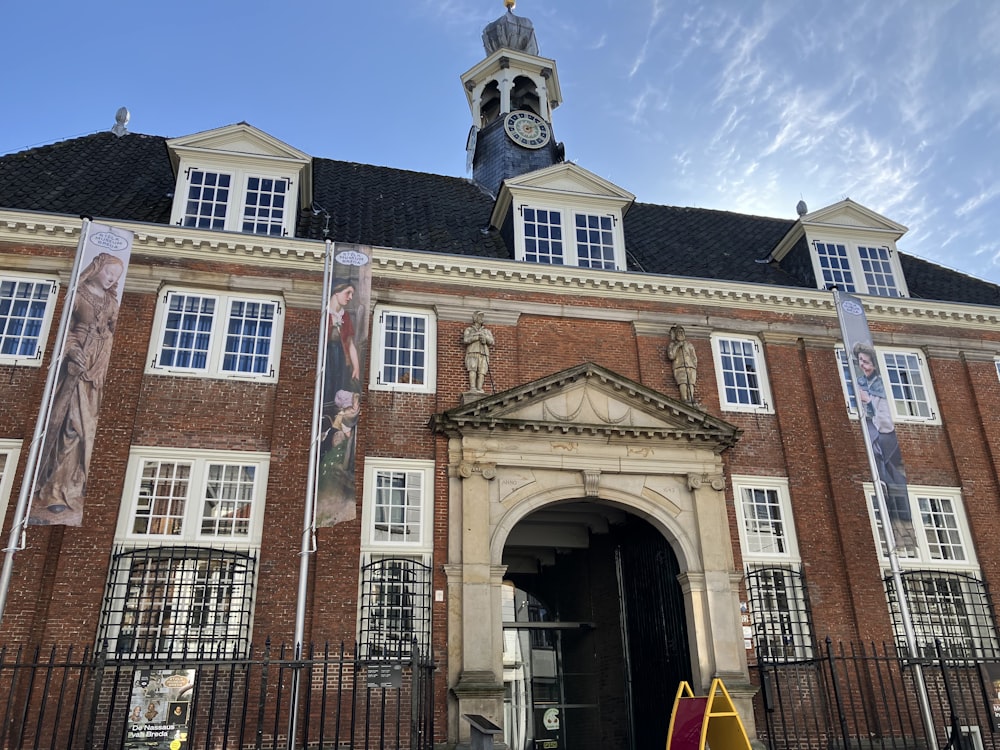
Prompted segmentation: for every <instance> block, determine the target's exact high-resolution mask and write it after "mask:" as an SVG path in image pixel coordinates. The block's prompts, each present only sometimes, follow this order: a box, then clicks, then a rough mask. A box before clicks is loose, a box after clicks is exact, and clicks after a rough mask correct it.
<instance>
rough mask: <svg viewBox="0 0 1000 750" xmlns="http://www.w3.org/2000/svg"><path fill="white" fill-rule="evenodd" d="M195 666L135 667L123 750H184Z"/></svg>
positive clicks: (187, 742) (187, 740)
mask: <svg viewBox="0 0 1000 750" xmlns="http://www.w3.org/2000/svg"><path fill="white" fill-rule="evenodd" d="M196 672H197V670H194V669H137V670H136V671H135V674H134V675H133V677H132V697H131V700H130V701H129V714H128V724H127V726H126V730H125V750H187V748H188V746H189V739H188V737H189V733H190V726H191V700H192V698H193V697H194V679H195V675H196Z"/></svg>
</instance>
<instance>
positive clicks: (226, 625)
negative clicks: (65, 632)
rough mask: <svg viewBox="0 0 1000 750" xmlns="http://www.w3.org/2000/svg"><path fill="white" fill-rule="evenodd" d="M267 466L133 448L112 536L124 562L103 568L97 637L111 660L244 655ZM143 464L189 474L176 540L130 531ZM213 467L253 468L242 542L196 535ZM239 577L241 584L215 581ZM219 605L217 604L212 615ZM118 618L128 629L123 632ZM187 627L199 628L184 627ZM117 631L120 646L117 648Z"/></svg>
mask: <svg viewBox="0 0 1000 750" xmlns="http://www.w3.org/2000/svg"><path fill="white" fill-rule="evenodd" d="M269 461H270V457H269V454H267V453H261V452H252V451H213V450H192V449H180V448H156V447H133V448H132V451H131V454H130V456H129V463H128V468H127V469H126V473H125V486H124V490H123V495H122V502H121V504H120V509H119V514H118V526H117V529H116V535H115V536H116V539H115V541H116V550H117V551H116V556H115V560H119V558H120V559H121V560H122V561H124V562H123V563H122V566H121V567H118V565H117V563H116V565H115V566H113V568H112V571H111V576H112V577H113V578H112V580H109V581H108V588H107V592H106V598H105V601H106V602H107V604H106V608H105V609H104V610H103V611H102V613H101V634H102V637H103V638H106V639H107V640H108V642H109V643H110V644H112V648H113V649H114V650H116V651H119V652H121V653H123V654H131V653H136V654H139V655H144V656H154V657H157V656H159V657H171V656H175V657H188V658H204V657H209V658H210V657H213V656H216V655H218V654H221V655H236V656H239V655H244V653H245V648H247V647H249V644H250V640H249V635H250V633H251V632H252V624H253V623H252V620H253V608H254V602H255V600H256V589H257V580H256V575H255V573H256V570H257V569H258V564H259V552H260V542H261V533H262V527H263V518H264V496H265V492H266V488H267V476H268V466H269ZM147 462H171V463H175V464H187V465H189V466H190V474H189V476H188V479H187V494H186V496H185V498H184V506H185V507H184V512H183V514H182V515H180V519H181V527H180V532H179V533H177V534H167V533H136V531H135V518H136V514H137V510H138V508H139V507H140V505H141V504H143V502H144V501H143V497H144V492H143V484H144V478H143V473H144V468H145V466H146V464H147ZM220 464H221V465H228V466H253V467H254V480H253V491H252V493H251V498H252V499H251V506H250V512H249V514H248V516H247V521H248V525H247V529H246V533H245V534H244V533H230V534H225V533H220V534H213V533H203V532H202V521H203V514H204V509H205V500H206V499H207V495H208V491H207V490H208V484H209V467H210V466H212V465H220ZM145 496H147V497H148V493H147V494H146V495H145ZM135 565H140V566H145V567H141V568H139V573H138V575H136V574H135V573H134V572H133V571H134V568H133V566H135ZM150 566H151V567H150ZM241 569H242V570H243V571H244V572H243V575H242V577H240V578H236V577H234V578H232V579H227V578H225V577H223V578H218V576H220V575H222V576H225V575H226V574H227V573H233V574H236V573H239V572H240V570H241ZM167 575H169V577H163V578H162V579H161V578H160V576H167ZM149 576H153V578H149ZM163 586H166V589H164V588H163ZM133 588H137V589H138V590H139V591H141V592H144V593H142V594H141V596H143V597H145V596H147V594H146V593H145V592H146V591H147V589H148V590H149V594H148V596H149V597H150V598H149V599H148V600H147V599H145V598H143V599H140V600H136V599H134V597H135V596H136V595H137V594H136V593H135V592H134V591H133ZM220 598H221V599H223V600H224V601H223V603H222V604H221V605H220V604H219V601H218V600H219V599H220ZM216 607H220V608H216ZM234 607H235V608H234ZM126 616H129V617H133V618H136V619H135V620H133V621H132V622H130V624H129V625H128V626H126V625H124V624H123V618H125V617H126ZM185 618H187V620H185ZM195 618H197V619H198V620H199V621H194V622H193V621H192V620H195ZM202 618H204V619H202ZM126 627H128V628H129V631H130V632H129V637H128V639H124V638H123V640H122V641H121V642H119V636H120V635H121V633H122V631H123V630H124V629H125V628H126ZM132 639H137V640H138V641H139V642H141V643H142V646H138V645H137V644H136V641H133V640H132ZM153 643H155V645H152V644H153Z"/></svg>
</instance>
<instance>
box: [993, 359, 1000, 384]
mask: <svg viewBox="0 0 1000 750" xmlns="http://www.w3.org/2000/svg"><path fill="white" fill-rule="evenodd" d="M993 366H994V367H996V370H997V380H1000V357H997V358H996V359H994V360H993Z"/></svg>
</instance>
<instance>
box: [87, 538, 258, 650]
mask: <svg viewBox="0 0 1000 750" xmlns="http://www.w3.org/2000/svg"><path fill="white" fill-rule="evenodd" d="M256 565H257V553H256V551H255V550H250V551H245V552H237V551H228V550H218V549H212V548H191V547H155V548H153V547H150V548H142V549H136V548H131V547H124V546H120V547H118V548H117V549H116V550H115V553H114V555H113V556H112V561H111V575H110V577H109V586H108V594H107V596H106V598H105V611H104V619H103V621H102V634H103V636H104V637H103V638H102V641H103V640H104V638H107V639H108V646H109V652H110V653H113V654H117V655H119V656H145V657H153V656H155V657H164V658H171V657H174V658H179V657H186V658H211V657H233V656H241V655H244V654H245V653H246V650H247V648H248V647H249V645H250V619H251V615H252V614H253V588H254V573H255V569H256Z"/></svg>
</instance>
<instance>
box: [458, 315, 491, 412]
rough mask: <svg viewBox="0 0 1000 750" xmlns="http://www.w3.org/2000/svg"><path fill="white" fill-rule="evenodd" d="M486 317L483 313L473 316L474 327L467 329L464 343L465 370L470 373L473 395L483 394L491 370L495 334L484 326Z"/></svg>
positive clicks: (470, 386) (463, 336)
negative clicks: (491, 353) (487, 374)
mask: <svg viewBox="0 0 1000 750" xmlns="http://www.w3.org/2000/svg"><path fill="white" fill-rule="evenodd" d="M485 317H486V316H485V315H484V314H483V313H482V312H478V311H477V312H475V313H473V315H472V325H471V326H469V327H468V328H466V329H465V333H463V334H462V341H463V342H464V343H465V369H467V370H468V371H469V390H470V391H471V392H472V393H483V384H484V383H485V382H486V373H487V372H489V369H490V347H491V346H493V343H494V341H493V334H492V332H490V329H488V328H486V327H485V326H483V319H484V318H485Z"/></svg>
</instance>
